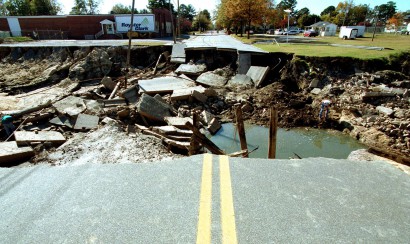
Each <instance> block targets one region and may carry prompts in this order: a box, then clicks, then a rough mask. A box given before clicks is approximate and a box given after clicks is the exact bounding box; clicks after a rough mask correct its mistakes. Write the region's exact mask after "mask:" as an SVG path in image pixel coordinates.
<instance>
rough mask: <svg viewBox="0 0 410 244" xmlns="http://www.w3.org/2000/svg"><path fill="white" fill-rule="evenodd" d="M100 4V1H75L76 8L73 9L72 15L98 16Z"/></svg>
mask: <svg viewBox="0 0 410 244" xmlns="http://www.w3.org/2000/svg"><path fill="white" fill-rule="evenodd" d="M99 4H100V1H99V0H74V7H72V9H71V12H70V14H74V15H85V14H96V13H98V11H97V8H98V5H99Z"/></svg>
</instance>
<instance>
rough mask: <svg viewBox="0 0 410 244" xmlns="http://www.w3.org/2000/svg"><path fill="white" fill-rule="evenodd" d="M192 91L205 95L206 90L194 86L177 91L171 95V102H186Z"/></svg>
mask: <svg viewBox="0 0 410 244" xmlns="http://www.w3.org/2000/svg"><path fill="white" fill-rule="evenodd" d="M193 91H198V92H199V93H205V92H206V89H205V88H204V87H203V86H194V87H189V88H185V89H177V90H174V92H173V93H172V95H171V100H172V101H179V100H187V99H188V98H189V97H190V96H191V95H192V92H193Z"/></svg>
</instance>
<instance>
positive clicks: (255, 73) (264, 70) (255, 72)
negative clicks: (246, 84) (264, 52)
mask: <svg viewBox="0 0 410 244" xmlns="http://www.w3.org/2000/svg"><path fill="white" fill-rule="evenodd" d="M268 72H269V66H267V67H262V66H251V67H250V68H249V70H248V72H247V73H246V75H247V76H249V77H251V79H252V80H253V82H254V83H255V87H259V86H260V85H261V84H262V82H263V81H264V80H265V77H266V75H267V74H268Z"/></svg>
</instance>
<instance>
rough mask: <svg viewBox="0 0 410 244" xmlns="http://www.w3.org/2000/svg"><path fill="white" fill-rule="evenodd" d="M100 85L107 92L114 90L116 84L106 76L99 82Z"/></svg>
mask: <svg viewBox="0 0 410 244" xmlns="http://www.w3.org/2000/svg"><path fill="white" fill-rule="evenodd" d="M101 84H103V86H104V87H105V88H107V89H108V90H110V91H112V90H114V88H115V86H116V85H117V83H116V82H114V81H113V80H112V79H111V77H109V76H106V77H104V78H103V79H102V80H101Z"/></svg>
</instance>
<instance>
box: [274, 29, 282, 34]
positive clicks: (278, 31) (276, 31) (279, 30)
mask: <svg viewBox="0 0 410 244" xmlns="http://www.w3.org/2000/svg"><path fill="white" fill-rule="evenodd" d="M275 35H283V30H282V29H276V30H275Z"/></svg>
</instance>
